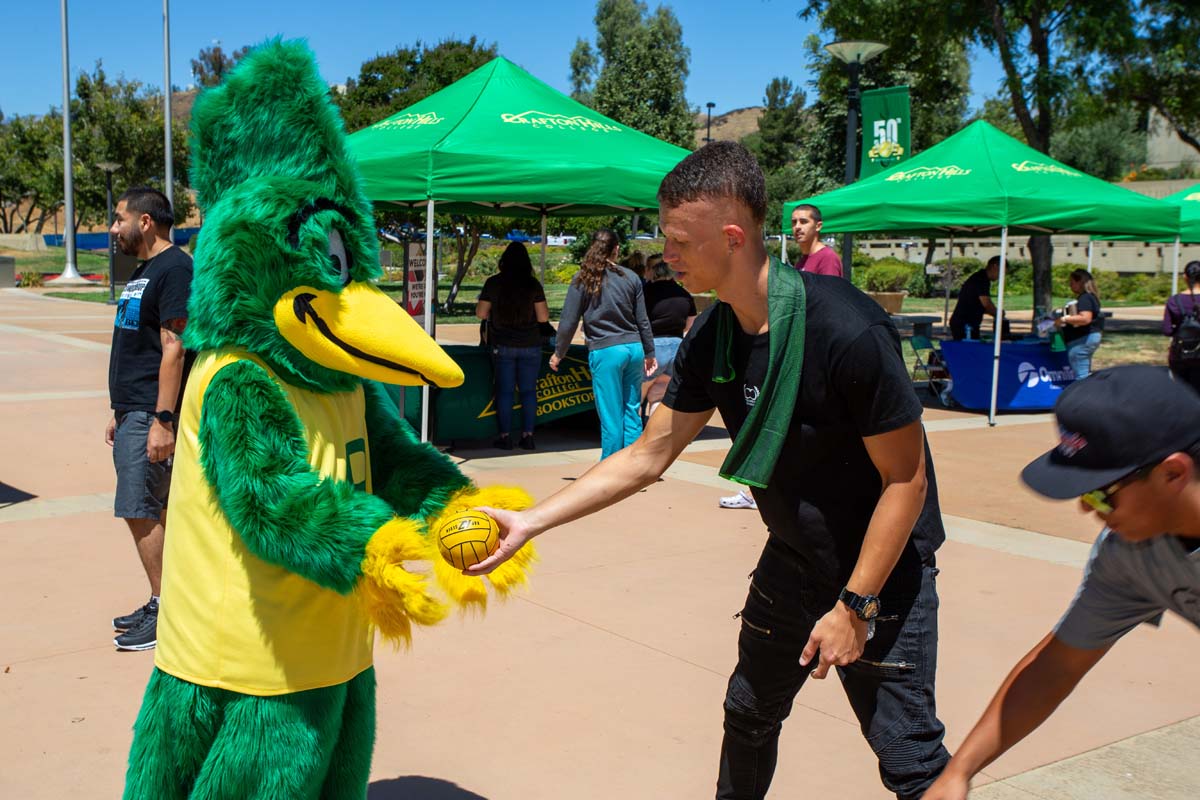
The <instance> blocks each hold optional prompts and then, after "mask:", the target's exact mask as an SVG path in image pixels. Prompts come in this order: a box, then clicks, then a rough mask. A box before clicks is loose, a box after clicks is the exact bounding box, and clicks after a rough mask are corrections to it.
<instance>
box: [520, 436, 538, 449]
mask: <svg viewBox="0 0 1200 800" xmlns="http://www.w3.org/2000/svg"><path fill="white" fill-rule="evenodd" d="M517 447H519V448H521V449H522V450H533V449H534V447H533V434H532V433H527V434H525V435H524V436H522V437H521V441H520V442H518V443H517Z"/></svg>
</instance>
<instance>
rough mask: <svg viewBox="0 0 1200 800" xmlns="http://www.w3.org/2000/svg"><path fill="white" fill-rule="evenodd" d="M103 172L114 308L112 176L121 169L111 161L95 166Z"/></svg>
mask: <svg viewBox="0 0 1200 800" xmlns="http://www.w3.org/2000/svg"><path fill="white" fill-rule="evenodd" d="M96 166H97V167H98V168H99V169H100V170H101V171H102V172H104V186H105V190H106V191H107V193H108V304H109V305H110V306H114V305H116V304H117V295H116V288H115V287H116V285H117V282H116V280H114V277H113V244H114V243H113V236H112V226H113V203H112V176H113V173H114V172H116V171H117V170H119V169H120V168H121V165H120V164H114V163H113V162H111V161H101V162H100V163H99V164H97V165H96Z"/></svg>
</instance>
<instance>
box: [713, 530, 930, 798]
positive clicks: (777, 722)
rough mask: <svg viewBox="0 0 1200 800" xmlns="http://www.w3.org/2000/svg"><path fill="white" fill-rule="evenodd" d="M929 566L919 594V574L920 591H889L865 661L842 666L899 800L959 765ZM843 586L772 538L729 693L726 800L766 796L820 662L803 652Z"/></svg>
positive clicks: (721, 779) (720, 785) (754, 584)
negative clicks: (805, 659) (948, 720)
mask: <svg viewBox="0 0 1200 800" xmlns="http://www.w3.org/2000/svg"><path fill="white" fill-rule="evenodd" d="M898 569H900V568H899V567H898ZM920 569H921V570H922V575H921V576H920V580H919V587H920V588H919V590H918V589H917V588H916V586H917V584H918V580H917V576H916V575H913V579H912V581H911V583H912V585H913V586H914V588H913V590H912V591H910V592H906V593H905V592H898V593H895V595H896V596H888V594H889V593H886V592H885V595H884V596H883V598H882V604H883V608H882V610H881V612H880V616H879V619H878V620H877V621H876V629H875V636H874V637H873V638H872V639H871V640H870V641H869V642H867V646H866V649H865V650H864V651H863V655H862V658H860V659H859V660H858V661H856V662H854V663H853V664H850V665H849V666H846V667H839V668H838V677H839V678H841V681H842V688H843V689H844V690H845V692H846V696H847V697H848V698H849V699H850V705H851V706H852V707H853V709H854V714H855V716H857V717H858V721H859V724H860V726H861V727H862V732H863V736H864V737H865V738H866V740H867V743H868V744H869V745H870V746H871V749H872V750H873V751H874V752H875V755H876V757H877V758H878V759H879V774H880V776H881V777H882V779H883V785H884V786H886V787H887V788H888V790H890V791H892V792H894V793H895V794H896V796H897V797H898V798H900V800H908V798H918V797H920V796H921V795H922V794H923V793H924V792H925V790H926V789H928V788H929V786H930V784H932V783H933V781H934V779H935V778H937V776H938V775H939V774H940V773H941V771H942V769H943V768H944V767H945V766H946V762H947V761H949V760H950V754H949V753H948V752H947V751H946V748H945V747H944V746H943V745H942V736H943V734H944V733H945V728H943V727H942V723H941V722H940V721H939V720H938V718H937V712H936V709H935V704H934V688H933V682H934V673H935V672H936V670H937V609H938V597H937V588H936V586H935V582H934V578H935V576H936V575H937V569H936V568H935V567H933V566H924V567H920ZM903 577H904V576H902V575H895V576H894V578H903ZM893 582H896V581H893ZM840 589H841V587H840V586H834V585H832V584H829V583H828V582H826V581H822V580H819V579H814V578H813V577H812V576H811V575H810V574H807V573H806V572H805V569H804V566H803V564H802V563H801V562H800V560H799V559H798V558H797V556H796V555H795V554H794V553H792V552H791V551H790V550H788V549H787V548H786V547H785V546H784V545H782V544H780V543H779V542H777V541H776V540H775V539H774V537H772V538H769V539H768V540H767V546H766V547H765V548H764V549H763V553H762V556H761V557H760V558H759V561H758V566H757V567H756V568H755V570H754V572H753V573H752V574H751V577H750V590H749V593H748V594H747V596H746V605H745V608H743V609H742V613H741V618H742V632H741V635H740V636H739V637H738V663H737V667H736V668H735V669H734V672H733V675H732V676H731V677H730V678H729V689H728V691H727V693H726V695H725V739H724V741H723V742H722V744H721V766H720V774H719V776H718V779H717V798H718V800H749V798H761V797H765V796H766V793H767V788H768V787H769V786H770V785H771V776H772V775H773V774H774V772H775V761H776V756H777V752H778V746H779V732H780V730H781V728H782V726H783V721H784V719H786V718H787V716H788V714H789V713H790V712H791V710H792V702H793V700H794V699H795V697H796V693H797V692H799V691H800V687H801V686H802V685H804V681H805V679H806V678H808V675H809V673H810V672H811V671H812V668H813V667H814V666H815V665H816V659H814V660H813V661H812V662H810V663H809V665H808V666H807V667H801V666H800V653H801V651H803V650H804V645H805V644H806V643H807V641H808V636H809V633H810V632H811V631H812V628H813V626H814V625H815V624H816V623H817V620H819V619H820V618H821V617H822V616H824V615H825V614H826V613H827V612H828V611H829V610H830V609H831V608H833V604H834V603H835V602H837V593H838V591H839V590H840Z"/></svg>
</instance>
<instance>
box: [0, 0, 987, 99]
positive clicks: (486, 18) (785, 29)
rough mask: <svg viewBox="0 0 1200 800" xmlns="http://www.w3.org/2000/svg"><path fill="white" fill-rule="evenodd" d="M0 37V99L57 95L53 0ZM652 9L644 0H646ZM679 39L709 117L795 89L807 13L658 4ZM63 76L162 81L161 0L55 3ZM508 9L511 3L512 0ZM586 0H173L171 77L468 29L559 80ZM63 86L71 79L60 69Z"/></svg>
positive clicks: (975, 78) (976, 92)
mask: <svg viewBox="0 0 1200 800" xmlns="http://www.w3.org/2000/svg"><path fill="white" fill-rule="evenodd" d="M5 5H6V6H7V7H6V8H5V10H4V12H3V15H2V16H3V20H4V28H5V36H4V39H5V41H4V45H3V47H0V110H2V111H3V112H4V114H5V115H6V116H13V115H18V114H41V113H44V112H45V111H46V110H47V109H48V108H50V107H51V106H61V105H62V51H61V45H60V43H61V38H60V37H61V32H60V31H61V29H60V19H61V18H60V15H59V7H60V4H59V3H57V2H53V1H52V0H32V1H31V2H15V1H14V2H8V3H5ZM649 5H650V6H651V8H653V7H654V6H655V5H656V4H655V3H654V2H653V0H651V2H650V3H649ZM669 5H671V7H672V8H673V9H674V10H675V14H676V16H677V17H678V18H679V21H680V23H681V24H682V26H683V36H684V43H685V44H686V45H687V46H688V47H690V48H691V51H692V62H691V75H690V77H689V78H688V83H687V98H688V101H689V102H690V103H691V104H692V105H694V106H698V107H700V108H703V107H704V104H705V103H706V102H709V101H711V102H713V103H715V104H716V106H715V108H714V109H713V113H714V114H721V113H724V112H726V111H730V110H733V109H735V108H742V107H745V106H753V105H759V104H761V102H762V95H763V89H764V88H765V87H766V85H767V82H768V81H770V80H771V78H773V77H776V76H779V75H785V76H787V77H789V78H791V79H792V81H793V82H794V83H797V84H800V85H801V86H803V87H804V88H805V89H806V91H807V93H808V95H809V100H810V101H811V100H812V99H813V91H812V89H811V87H809V86H807V84H808V82H809V80H810V79H811V77H812V76H811V75H810V74H809V72H808V70H807V68H806V66H805V59H804V57H803V55H802V52H801V47H800V43H801V42H802V41H803V39H804V37H806V36H807V35H808V34H809V33H813V32H815V31H816V25H815V23H813V22H811V21H803V20H799V19H797V18H796V10H797V9H798V8H799V7H800V5H801V0H675V1H674V2H672V3H669ZM68 6H69V12H68V13H69V22H70V31H69V32H70V57H71V71H72V76H74V75H75V74H77V73H78V72H79V71H81V70H90V69H91V68H92V66H93V65H94V64H95V62H96V61H97V60H98V59H99V60H102V61H103V62H104V68H105V70H106V71H107V72H108V74H109V75H110V76H117V75H124V76H125V77H126V78H127V79H136V80H139V81H141V82H143V83H146V84H149V85H152V86H161V85H162V82H163V60H162V59H163V48H162V3H161V2H160V0H124V2H121V3H116V4H113V3H102V2H98V0H73V1H72V2H69V3H68ZM516 9H519V10H516ZM594 13H595V2H594V0H557V2H541V1H537V2H526V3H501V2H485V1H484V0H450V1H449V2H447V1H445V0H443V1H442V2H438V1H437V0H434V2H429V0H423V1H422V2H413V0H391V2H383V1H382V0H335V2H316V0H287V1H286V2H285V1H283V0H240V2H233V1H232V0H203V1H201V0H174V2H172V3H171V82H172V83H173V84H175V85H176V86H186V85H188V84H189V83H191V80H192V79H191V66H190V61H191V59H192V58H194V57H195V56H196V54H197V53H198V52H199V51H200V49H201V48H203V47H208V46H210V45H211V44H213V43H214V42H217V41H219V42H220V44H221V45H222V47H223V48H225V50H226V51H232V50H234V49H236V48H238V47H241V46H242V45H245V44H253V43H256V42H259V41H261V40H263V39H265V38H267V37H270V36H275V35H283V36H285V37H289V38H291V37H305V38H307V39H308V41H309V44H310V45H311V47H312V48H313V50H314V52H315V53H316V54H317V59H318V61H319V63H320V66H321V72H322V74H323V75H324V77H325V78H326V80H328V81H329V82H330V83H342V82H344V81H345V80H346V78H347V77H350V76H354V75H357V74H358V68H359V66H360V65H361V64H362V62H363V61H365V60H366V59H368V58H370V57H372V56H374V55H376V54H378V53H386V52H390V51H391V50H394V49H395V48H396V47H397V46H399V45H408V44H412V43H413V42H415V41H416V40H417V39H421V40H423V41H425V42H429V43H436V42H438V41H440V40H442V39H446V38H451V37H459V38H467V37H469V36H471V35H475V36H477V37H478V38H480V39H482V40H484V41H485V42H488V43H492V42H494V43H496V44H497V45H498V46H499V51H500V53H501V54H503V55H504V56H506V57H507V58H509V59H511V60H512V61H515V62H516V63H518V64H520V65H521V66H522V67H524V68H525V69H526V70H528V71H529V72H531V73H533V74H534V75H536V76H537V77H538V78H540V79H542V80H543V81H545V82H546V83H549V84H550V85H551V86H553V87H555V88H556V89H559V90H561V91H568V90H569V84H568V79H567V76H568V72H569V69H568V57H569V55H570V52H571V49H572V48H573V47H574V46H575V40H576V39H577V38H579V37H581V36H582V37H585V38H588V39H592V40H594V34H595V29H594V25H593V22H592V17H593V15H594ZM972 61H973V63H972V81H971V88H972V98H971V106H972V107H978V106H980V105H981V104H982V100H983V97H984V96H986V95H990V94H994V93H995V92H996V89H997V86H998V85H999V79H1000V68H999V65H998V64H997V63H996V61H995V59H994V58H993V57H992V56H990V55H989V54H986V53H984V54H976V56H975V57H974V58H973V59H972ZM72 85H74V77H72Z"/></svg>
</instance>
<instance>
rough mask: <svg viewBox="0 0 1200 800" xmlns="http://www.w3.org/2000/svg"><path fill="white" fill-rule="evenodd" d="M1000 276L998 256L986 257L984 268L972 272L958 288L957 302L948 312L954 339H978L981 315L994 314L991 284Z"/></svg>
mask: <svg viewBox="0 0 1200 800" xmlns="http://www.w3.org/2000/svg"><path fill="white" fill-rule="evenodd" d="M998 277H1000V256H992V257H991V258H990V259H988V262H987V266H986V267H985V268H984V269H981V270H977V271H976V272H973V273H972V274H971V276H970V277H969V278H967V279H966V280H965V281H963V285H962V288H961V289H959V290H958V302H957V303H955V304H954V312H953V313H951V314H950V334H951V335H952V336H953V337H954V338H955V340H956V341H957V340H960V339H978V338H980V336H979V327H980V326H981V325H983V315H984V314H990V315H991V316H993V317H994V316H996V304H995V303H993V302H992V284H993V283H995V281H996V278H998Z"/></svg>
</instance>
